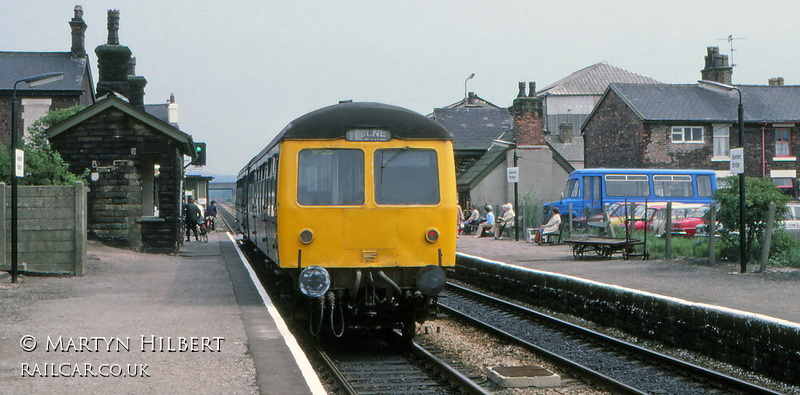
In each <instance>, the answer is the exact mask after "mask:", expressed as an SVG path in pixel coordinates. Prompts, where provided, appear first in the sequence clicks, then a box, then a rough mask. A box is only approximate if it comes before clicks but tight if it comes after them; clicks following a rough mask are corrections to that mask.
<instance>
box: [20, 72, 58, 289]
mask: <svg viewBox="0 0 800 395" xmlns="http://www.w3.org/2000/svg"><path fill="white" fill-rule="evenodd" d="M63 78H64V73H47V74H41V75H37V76H33V77H28V78H23V79H21V80H18V81H17V82H15V83H14V89H13V90H12V91H11V155H12V157H13V158H14V159H13V160H12V161H11V162H12V163H13V165H12V166H11V282H12V283H16V282H17V278H18V277H19V264H18V259H17V258H18V257H17V174H16V163H17V160H16V157H17V151H16V150H17V84H19V83H20V82H24V83H26V84H28V86H29V87H31V88H35V87H37V86H40V85H44V84H49V83H51V82H55V81H59V80H61V79H63Z"/></svg>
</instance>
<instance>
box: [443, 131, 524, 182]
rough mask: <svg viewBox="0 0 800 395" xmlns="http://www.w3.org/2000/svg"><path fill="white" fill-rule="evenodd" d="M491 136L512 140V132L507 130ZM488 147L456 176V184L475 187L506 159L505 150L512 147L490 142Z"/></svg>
mask: <svg viewBox="0 0 800 395" xmlns="http://www.w3.org/2000/svg"><path fill="white" fill-rule="evenodd" d="M493 138H496V139H498V140H503V141H512V140H513V139H514V132H513V131H510V130H509V131H507V132H505V133H503V134H502V135H499V136H496V137H493ZM488 148H489V149H488V150H487V151H486V153H485V154H484V155H483V156H481V158H480V159H478V160H477V161H476V162H475V163H474V164H473V165H472V166H470V168H469V169H467V171H465V172H464V173H463V174H461V175H460V176H458V178H457V179H456V185H467V186H469V188H470V189H472V188H475V186H477V185H478V184H479V183H480V182H481V181H482V180H483V179H484V178H486V176H487V175H489V173H490V172H491V171H492V170H494V169H495V168H496V167H497V166H498V165H499V164H500V163H502V162H503V160H505V159H506V155H505V154H506V152H508V151H509V150H511V149H512V148H510V147H500V146H497V145H491V142H490V143H489V147H488Z"/></svg>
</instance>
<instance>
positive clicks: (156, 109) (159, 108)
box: [144, 103, 169, 124]
mask: <svg viewBox="0 0 800 395" xmlns="http://www.w3.org/2000/svg"><path fill="white" fill-rule="evenodd" d="M144 111H145V112H146V113H148V114H150V115H152V116H154V117H156V118H158V120H159V121H161V122H164V123H167V124H168V123H169V103H163V104H145V105H144Z"/></svg>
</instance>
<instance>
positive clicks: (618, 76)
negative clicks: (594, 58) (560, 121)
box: [536, 61, 661, 96]
mask: <svg viewBox="0 0 800 395" xmlns="http://www.w3.org/2000/svg"><path fill="white" fill-rule="evenodd" d="M614 82H617V83H632V84H661V82H659V81H656V80H654V79H652V78H650V77H645V76H643V75H639V74H636V73H633V72H630V71H628V70H625V69H621V68H619V67H616V66H612V65H610V64H608V63H606V62H605V61H603V62H600V63H596V64H593V65H591V66H589V67H586V68H584V69H581V70H578V71H576V72H574V73H572V74H570V75H568V76H566V77H564V78H562V79H560V80H558V81H556V82H555V83H553V84H551V85H548V86H547V87H546V88H544V89H542V90H540V91H539V92H537V93H536V96H554V95H558V96H576V95H597V96H600V95H602V94H603V92H605V90H606V88H607V87H608V84H610V83H614Z"/></svg>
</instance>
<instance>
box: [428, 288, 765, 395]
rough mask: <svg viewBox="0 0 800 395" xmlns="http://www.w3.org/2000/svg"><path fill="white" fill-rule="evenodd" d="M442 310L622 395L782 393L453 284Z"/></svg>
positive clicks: (442, 298)
mask: <svg viewBox="0 0 800 395" xmlns="http://www.w3.org/2000/svg"><path fill="white" fill-rule="evenodd" d="M439 305H440V308H441V311H443V312H445V313H447V314H450V315H452V316H455V317H457V318H459V319H462V320H465V321H468V322H469V323H471V324H475V325H477V326H479V327H481V328H483V329H486V330H489V331H490V332H492V333H494V334H496V335H498V336H500V337H503V338H506V339H509V340H511V341H513V342H514V343H517V344H518V345H520V346H522V347H524V348H526V349H529V350H531V351H532V352H534V353H537V354H539V355H543V356H545V357H546V358H549V359H551V360H553V362H555V363H557V364H559V365H561V366H564V367H566V368H568V369H569V370H571V371H572V372H574V375H576V376H579V377H582V378H583V379H584V380H586V381H589V382H593V383H596V384H599V385H601V386H603V387H606V388H608V389H609V390H610V391H612V392H614V393H624V394H653V393H658V394H662V393H663V394H708V393H715V394H726V393H734V394H739V393H747V394H778V392H774V391H772V390H769V389H766V388H763V387H760V386H757V385H754V384H751V383H748V382H745V381H741V380H739V379H736V378H733V377H729V376H726V375H723V374H720V373H717V372H713V371H711V370H708V369H705V368H702V367H699V366H696V365H693V364H689V363H686V362H683V361H680V360H677V359H675V358H672V357H669V356H666V355H663V354H659V353H656V352H653V351H650V350H647V349H644V348H641V347H639V346H636V345H633V344H630V343H626V342H623V341H620V340H617V339H614V338H611V337H608V336H606V335H603V334H600V333H597V332H594V331H591V330H588V329H585V328H582V327H578V326H576V325H573V324H570V323H567V322H564V321H561V320H558V319H556V318H553V317H549V316H546V315H544V314H541V313H538V312H535V311H533V310H530V309H527V308H524V307H522V306H519V305H515V304H513V303H510V302H507V301H504V300H501V299H497V298H495V297H492V296H489V295H485V294H482V293H480V292H476V291H473V290H470V289H467V288H464V287H460V286H457V285H454V284H448V286H447V288H446V289H445V291H443V292H442V294H441V296H440V298H439Z"/></svg>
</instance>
